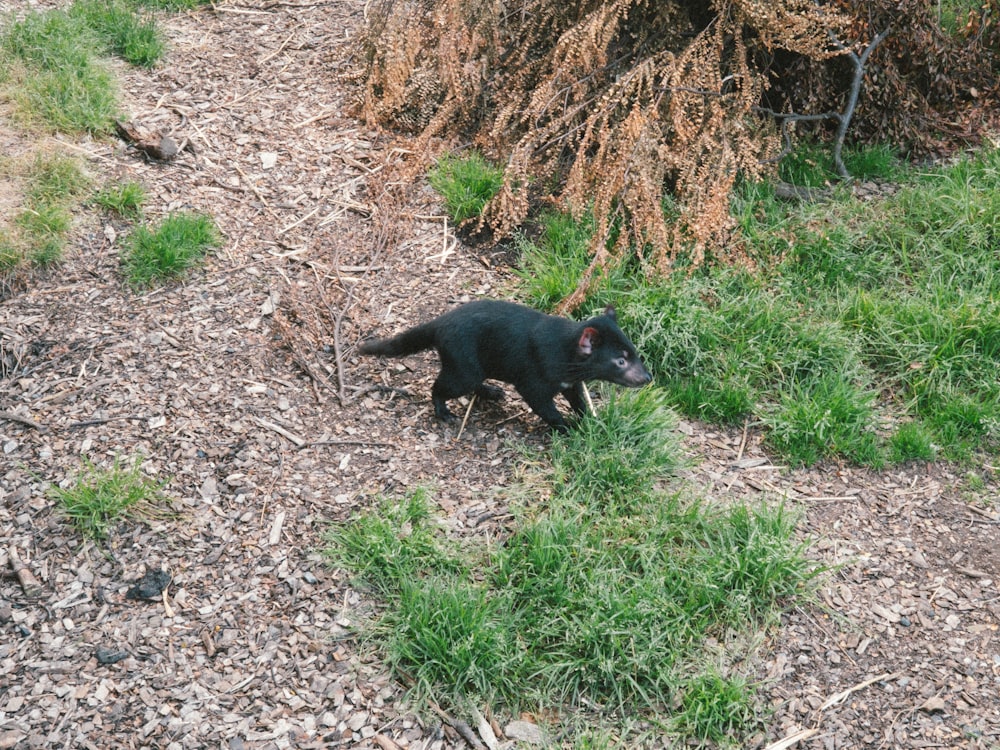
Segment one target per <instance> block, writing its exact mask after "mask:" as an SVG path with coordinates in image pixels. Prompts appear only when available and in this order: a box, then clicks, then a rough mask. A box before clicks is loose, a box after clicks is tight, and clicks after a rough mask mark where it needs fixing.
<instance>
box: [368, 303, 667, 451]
mask: <svg viewBox="0 0 1000 750" xmlns="http://www.w3.org/2000/svg"><path fill="white" fill-rule="evenodd" d="M431 348H434V349H437V351H438V354H439V355H440V357H441V373H440V374H439V375H438V377H437V380H435V381H434V388H433V390H432V391H431V395H432V399H433V401H434V414H435V415H436V416H437V418H438V419H441V420H444V421H446V422H450V421H452V420H454V419H455V415H454V414H452V413H451V412H450V411H449V410H448V405H447V403H446V401H447V400H448V399H450V398H457V397H458V396H464V395H466V394H469V393H475V394H476V395H477V396H479V397H480V398H486V399H499V398H503V391H502V390H501V389H500V388H497V387H495V386H490V385H486V384H484V383H483V381H484V380H485V379H487V378H491V379H493V380H502V381H504V382H506V383H511V384H513V386H514V387H515V388H516V389H517V392H518V393H520V394H521V396H522V398H524V400H525V401H527V402H528V406H530V407H531V409H532V411H534V412H535V414H537V415H538V416H540V417H541V418H542V419H544V420H545V421H546V422H547V423H548V424H549V425H551V426H552V428H553V429H555V430H558V431H559V432H565V431H566V430H567V425H566V421H565V420H564V419H563V417H562V414H560V413H559V410H558V409H556V405H555V403H554V402H553V398H554V397H555V396H556V394H557V393H562V394H563V395H564V396H565V397H566V399H567V400H568V401H569V404H570V406H571V407H573V411H575V412H576V413H577V414H579V415H583V414H584V413H586V404H585V401H584V393H583V382H584V381H585V380H607V381H609V382H611V383H618V384H619V385H624V386H628V387H630V388H638V387H640V386H643V385H646V384H647V383H649V382H650V381H651V380H652V377H651V376H650V374H649V372H648V371H647V370H646V368H645V366H644V365H643V364H642V360H641V359H639V355H638V354H637V353H636V351H635V347H634V346H633V345H632V342H631V341H629V340H628V337H627V336H625V334H624V333H622V330H621V329H620V328H619V327H618V322H617V320H616V319H615V310H614V308H613V307H612V306H611V305H608V307H607V308H606V309H605V310H604V314H603V315H600V316H598V317H596V318H591V319H590V320H587V321H584V322H582V323H578V322H576V321H572V320H567V319H566V318H559V317H556V316H554V315H545V314H544V313H540V312H538V311H537V310H532V309H531V308H530V307H524V306H523V305H517V304H514V303H513V302H502V301H499V300H478V301H476V302H469V303H468V304H465V305H462V306H460V307H456V308H455V309H454V310H450V311H448V312H446V313H445V314H444V315H441V316H440V317H438V318H435V319H434V320H431V321H428V322H427V323H423V324H421V325H418V326H416V327H415V328H410V329H409V330H407V331H404V332H403V333H401V334H399V335H398V336H394V337H392V338H389V339H377V340H373V341H365V342H364V343H362V344H361V346H360V347H358V351H359V352H361V353H362V354H375V355H381V356H387V357H402V356H405V355H407V354H416V353H417V352H421V351H424V350H425V349H431Z"/></svg>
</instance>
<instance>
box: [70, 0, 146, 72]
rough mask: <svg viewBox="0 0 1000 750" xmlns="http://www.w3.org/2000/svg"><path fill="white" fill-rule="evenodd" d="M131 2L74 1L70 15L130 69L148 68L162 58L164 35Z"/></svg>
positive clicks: (118, 0) (125, 0) (112, 0)
mask: <svg viewBox="0 0 1000 750" xmlns="http://www.w3.org/2000/svg"><path fill="white" fill-rule="evenodd" d="M137 5H138V3H136V2H134V0H75V2H74V3H73V5H72V6H70V11H69V12H70V15H72V16H74V17H77V18H80V19H82V20H83V21H84V22H85V23H86V24H87V26H88V27H89V28H91V29H93V30H94V31H95V32H96V33H97V35H98V36H99V38H100V39H101V40H102V41H103V42H104V44H105V46H106V47H107V49H108V51H109V52H111V53H113V54H115V55H118V56H119V57H121V58H122V59H123V60H125V61H126V62H128V63H130V64H131V65H136V66H140V67H144V68H150V67H152V66H153V65H155V64H156V62H157V61H159V59H160V58H161V57H162V56H163V53H164V50H165V48H166V47H165V44H164V41H163V34H162V32H161V31H160V30H159V28H158V27H157V25H156V22H155V20H154V19H153V18H152V16H149V15H148V14H144V13H141V12H139V10H138V8H137V7H136V6H137Z"/></svg>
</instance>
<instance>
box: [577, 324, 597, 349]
mask: <svg viewBox="0 0 1000 750" xmlns="http://www.w3.org/2000/svg"><path fill="white" fill-rule="evenodd" d="M600 343H601V334H600V333H598V332H597V329H596V328H591V327H590V326H587V327H586V328H584V329H583V333H581V334H580V341H579V342H578V343H577V345H576V348H577V350H578V351H579V352H580V354H590V353H591V352H593V351H594V347H595V346H597V345H599V344H600Z"/></svg>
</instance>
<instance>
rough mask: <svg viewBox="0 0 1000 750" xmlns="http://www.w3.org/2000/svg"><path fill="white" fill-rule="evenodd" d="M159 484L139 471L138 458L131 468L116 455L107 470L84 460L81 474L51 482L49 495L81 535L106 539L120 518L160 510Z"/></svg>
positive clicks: (140, 467)
mask: <svg viewBox="0 0 1000 750" xmlns="http://www.w3.org/2000/svg"><path fill="white" fill-rule="evenodd" d="M161 490H162V485H159V484H157V483H155V482H153V481H152V480H151V479H150V478H149V477H147V476H145V475H144V474H143V472H142V459H141V458H136V459H135V461H133V462H132V465H131V467H128V466H124V465H123V464H122V462H121V460H120V459H119V458H116V459H115V461H114V463H113V464H112V466H111V468H110V469H102V468H100V467H98V466H96V465H94V464H93V463H91V462H90V461H87V460H86V459H85V460H84V469H83V471H82V472H81V474H80V475H79V476H78V477H77V478H76V479H75V480H74V481H73V482H72V483H70V484H69V485H68V486H66V487H58V486H56V485H52V486H51V487H50V489H49V494H50V496H51V497H52V498H53V499H54V500H55V501H56V503H58V505H59V507H60V510H61V511H62V512H63V514H65V516H66V517H67V518H68V519H69V520H70V522H71V523H72V524H73V525H74V526H75V527H76V529H77V531H79V532H80V533H81V534H83V535H84V536H86V537H88V538H89V539H93V540H95V541H102V540H105V539H107V538H108V535H109V533H110V531H111V528H112V527H113V526H114V525H115V524H116V523H119V522H120V521H121V520H123V519H124V518H130V517H132V518H134V517H150V516H156V515H158V514H161V513H162V509H160V508H158V507H157V506H158V504H160V503H161V502H162V501H163V494H162V491H161Z"/></svg>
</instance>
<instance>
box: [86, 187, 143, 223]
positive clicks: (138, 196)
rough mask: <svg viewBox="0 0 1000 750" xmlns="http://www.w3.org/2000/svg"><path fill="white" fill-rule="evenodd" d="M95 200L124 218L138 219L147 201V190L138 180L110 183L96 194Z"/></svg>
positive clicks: (107, 209) (99, 204)
mask: <svg viewBox="0 0 1000 750" xmlns="http://www.w3.org/2000/svg"><path fill="white" fill-rule="evenodd" d="M93 201H94V203H96V204H97V205H98V206H100V207H101V208H103V209H104V210H105V211H110V212H112V213H115V214H118V215H119V216H121V217H122V218H125V219H138V218H140V217H141V216H142V207H143V204H144V203H145V202H146V190H145V189H144V188H143V187H142V185H140V184H139V183H138V182H120V183H113V184H108V185H105V186H104V187H103V188H101V190H99V191H98V192H96V193H95V194H94V197H93Z"/></svg>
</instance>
